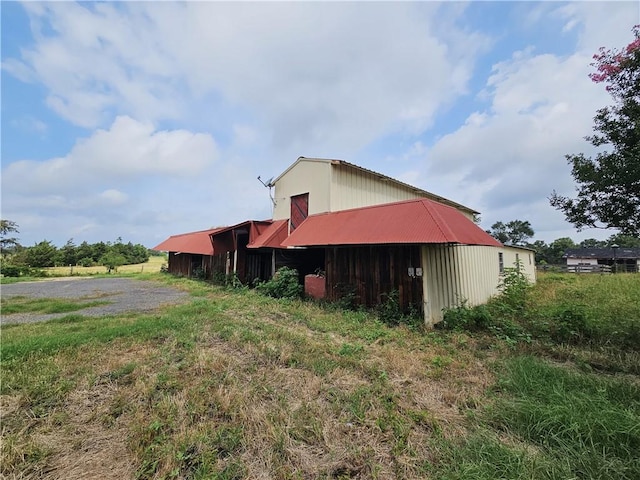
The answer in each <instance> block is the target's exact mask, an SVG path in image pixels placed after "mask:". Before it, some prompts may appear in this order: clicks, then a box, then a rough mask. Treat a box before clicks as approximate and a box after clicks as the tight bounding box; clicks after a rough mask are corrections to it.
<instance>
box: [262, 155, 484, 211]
mask: <svg viewBox="0 0 640 480" xmlns="http://www.w3.org/2000/svg"><path fill="white" fill-rule="evenodd" d="M274 186H275V190H274V194H273V195H274V200H275V205H274V208H273V219H274V220H282V219H287V218H289V213H290V209H291V207H290V205H291V197H292V196H294V195H300V194H303V193H309V215H313V214H316V213H324V212H337V211H340V210H347V209H350V208H359V207H366V206H370V205H379V204H383V203H390V202H398V201H402V200H411V199H414V198H424V197H427V198H433V199H434V200H436V201H438V197H435V196H433V195H432V194H429V193H428V192H425V191H422V190H420V189H417V188H415V187H411V186H410V185H403V184H400V183H396V182H395V181H394V180H392V179H390V178H388V177H385V176H383V175H380V174H375V173H374V172H368V171H363V170H361V169H359V168H354V167H353V166H350V165H345V164H343V163H341V162H339V161H333V160H324V159H313V158H300V159H298V161H297V162H296V163H294V164H293V165H292V166H291V167H289V168H288V169H287V170H286V171H285V172H284V173H283V174H282V175H280V176H279V177H278V178H277V179H276V180H275V183H274ZM445 203H446V202H445ZM460 211H461V212H462V213H463V214H464V215H465V216H467V217H468V218H469V219H471V220H473V214H472V213H471V212H469V211H468V210H465V209H461V210H460Z"/></svg>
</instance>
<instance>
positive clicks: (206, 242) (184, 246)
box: [153, 228, 221, 255]
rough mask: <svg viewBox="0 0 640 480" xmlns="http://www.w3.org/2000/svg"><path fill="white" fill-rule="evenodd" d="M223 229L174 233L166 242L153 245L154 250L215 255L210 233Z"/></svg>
mask: <svg viewBox="0 0 640 480" xmlns="http://www.w3.org/2000/svg"><path fill="white" fill-rule="evenodd" d="M219 230H221V229H220V228H212V229H209V230H201V231H198V232H189V233H181V234H179V235H172V236H170V237H169V238H167V239H166V240H165V241H164V242H162V243H161V244H159V245H156V246H155V247H153V250H158V251H161V252H180V253H195V254H200V255H213V245H212V244H211V238H210V237H209V235H210V234H212V233H215V232H217V231H219Z"/></svg>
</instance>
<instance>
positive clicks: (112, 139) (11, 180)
mask: <svg viewBox="0 0 640 480" xmlns="http://www.w3.org/2000/svg"><path fill="white" fill-rule="evenodd" d="M217 156H218V151H217V146H216V143H215V141H214V139H213V138H212V137H211V136H210V135H208V134H203V133H192V132H188V131H186V130H168V131H156V130H154V128H153V126H152V125H151V124H147V123H141V122H138V121H136V120H133V119H132V118H129V117H118V118H116V119H115V121H114V122H113V124H112V125H111V128H110V129H109V130H97V131H96V132H94V133H93V135H92V136H91V137H89V138H86V139H83V140H79V141H78V142H77V143H76V145H75V146H74V147H73V149H72V150H71V151H70V152H69V154H68V155H66V156H64V157H61V158H53V159H50V160H46V161H33V160H21V161H17V162H13V163H11V164H9V165H8V166H7V167H6V168H4V169H3V184H4V185H3V188H4V189H5V192H16V193H21V194H24V193H27V192H31V193H37V194H43V193H62V192H69V191H70V190H74V191H87V190H92V189H94V188H95V187H96V186H100V185H108V184H109V183H110V182H114V181H117V182H130V181H140V180H144V179H145V178H148V177H151V176H153V175H173V176H178V177H195V176H197V175H198V174H199V173H201V172H202V171H203V170H204V169H205V168H206V167H207V166H209V165H211V164H212V163H213V162H215V160H216V158H217Z"/></svg>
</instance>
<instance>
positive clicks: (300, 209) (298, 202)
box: [289, 193, 309, 232]
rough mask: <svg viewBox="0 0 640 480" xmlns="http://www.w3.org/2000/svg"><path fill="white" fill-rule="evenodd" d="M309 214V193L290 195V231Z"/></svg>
mask: <svg viewBox="0 0 640 480" xmlns="http://www.w3.org/2000/svg"><path fill="white" fill-rule="evenodd" d="M308 216H309V194H308V193H303V194H302V195H294V196H292V197H291V216H290V217H289V218H290V220H289V223H290V231H291V232H293V231H294V230H295V229H296V228H297V227H298V226H299V225H300V224H301V223H302V222H303V221H304V219H305V218H307V217H308Z"/></svg>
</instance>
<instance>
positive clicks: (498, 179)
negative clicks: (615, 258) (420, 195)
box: [416, 3, 637, 240]
mask: <svg viewBox="0 0 640 480" xmlns="http://www.w3.org/2000/svg"><path fill="white" fill-rule="evenodd" d="M605 11H607V12H609V15H608V16H605V15H604V13H605ZM634 11H637V5H635V6H634V5H631V4H626V5H624V4H620V3H606V4H605V3H598V4H592V3H572V4H569V5H567V6H563V7H560V8H559V9H558V10H557V11H556V12H555V13H554V14H556V15H561V16H562V17H563V18H566V19H567V24H566V26H565V28H566V29H571V28H577V25H580V26H581V28H582V33H581V35H580V40H579V44H578V48H577V50H576V52H575V53H574V54H572V55H569V56H566V57H560V56H556V55H552V54H544V53H543V54H539V55H534V53H533V52H534V51H533V49H527V50H525V51H519V52H515V53H514V54H513V56H512V58H511V59H508V60H504V61H502V62H499V63H497V64H495V65H494V66H493V70H492V73H491V75H490V77H489V78H488V79H487V82H486V88H485V89H484V91H483V92H482V95H483V96H484V98H487V99H489V101H490V107H489V108H488V109H487V110H486V111H481V112H474V113H472V114H471V115H469V116H468V118H467V119H466V121H465V123H464V125H462V126H460V127H459V128H457V129H456V130H454V131H453V132H451V133H450V134H448V135H445V136H444V137H442V138H441V139H439V140H438V141H437V142H436V143H435V144H434V145H433V146H432V148H431V150H430V151H429V152H427V153H425V154H422V155H421V156H419V157H416V158H419V159H421V161H422V162H425V163H424V164H425V165H426V170H425V172H424V181H423V183H425V184H426V185H427V188H428V186H429V185H433V186H438V187H440V188H441V191H439V192H437V193H439V194H441V195H444V196H448V197H450V198H453V199H456V200H457V201H460V202H461V203H464V204H467V205H471V206H473V207H475V208H477V209H479V210H481V211H482V213H483V215H482V218H483V220H484V222H485V225H484V226H485V227H489V226H490V225H491V224H492V223H493V222H495V221H497V220H503V221H508V220H512V219H516V218H518V219H524V220H529V221H531V223H532V225H533V226H534V229H535V230H536V231H537V233H538V235H539V236H540V237H542V238H545V239H546V240H552V239H553V238H557V237H552V235H558V236H572V237H574V238H577V237H580V236H584V235H587V236H589V235H591V236H601V235H602V233H601V232H596V233H595V234H594V233H593V232H587V233H583V234H580V235H576V232H575V231H574V230H573V229H572V228H571V227H570V226H569V225H568V224H566V223H565V222H564V220H563V216H562V214H561V213H560V212H557V211H556V210H554V209H553V208H552V207H551V206H550V205H549V202H548V197H549V195H550V194H551V192H552V191H553V190H557V191H558V192H560V193H561V194H565V195H573V194H574V191H575V190H574V188H575V187H574V182H573V178H572V177H571V175H570V168H569V166H568V164H567V162H566V159H565V155H566V154H571V153H578V152H584V153H586V154H590V153H592V152H593V148H592V147H591V146H590V145H589V144H588V143H587V142H586V141H585V140H584V137H585V136H586V135H589V134H591V133H592V125H593V120H592V119H593V116H594V115H595V112H596V110H597V109H598V108H601V107H602V106H604V105H606V104H608V103H609V102H610V101H611V99H610V97H609V96H608V94H607V93H606V92H605V91H604V89H603V88H602V86H600V85H594V84H593V83H592V82H591V81H590V80H589V78H588V74H589V73H590V72H591V67H590V66H589V64H590V63H591V61H592V59H591V56H592V54H593V52H594V51H595V50H594V42H595V43H596V44H599V45H602V44H604V45H607V46H612V47H620V46H622V45H624V43H625V41H626V42H628V41H629V38H630V26H631V25H632V22H631V21H630V17H629V14H630V13H632V12H634ZM538 13H540V11H539V10H538ZM540 19H542V17H541V18H540ZM623 19H624V20H625V21H626V24H628V25H629V31H627V32H624V31H623V32H622V35H621V34H620V30H621V26H622V25H624V24H625V23H624V22H622V20H623ZM596 20H597V22H596ZM528 21H531V18H529V19H528ZM622 30H624V29H622ZM594 37H597V39H596V40H593V38H594ZM622 37H624V39H623V40H620V39H621V38H622ZM595 48H596V49H597V47H595ZM608 233H609V234H610V233H611V232H608Z"/></svg>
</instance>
